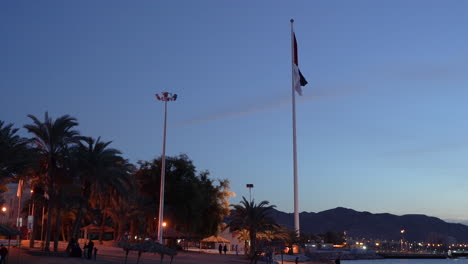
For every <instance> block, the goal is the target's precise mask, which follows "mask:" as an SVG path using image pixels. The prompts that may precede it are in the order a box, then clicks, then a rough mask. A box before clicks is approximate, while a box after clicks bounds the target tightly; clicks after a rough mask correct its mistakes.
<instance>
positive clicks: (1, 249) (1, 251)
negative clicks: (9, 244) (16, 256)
mask: <svg viewBox="0 0 468 264" xmlns="http://www.w3.org/2000/svg"><path fill="white" fill-rule="evenodd" d="M7 256H8V249H7V248H6V247H5V246H4V245H3V244H1V245H0V257H1V258H2V259H1V260H0V263H2V264H4V263H6V258H7Z"/></svg>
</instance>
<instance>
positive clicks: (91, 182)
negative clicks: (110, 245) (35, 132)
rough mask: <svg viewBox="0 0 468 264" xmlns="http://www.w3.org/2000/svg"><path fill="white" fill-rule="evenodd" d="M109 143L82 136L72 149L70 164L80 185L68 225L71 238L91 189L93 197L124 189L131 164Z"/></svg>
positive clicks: (74, 233)
mask: <svg viewBox="0 0 468 264" xmlns="http://www.w3.org/2000/svg"><path fill="white" fill-rule="evenodd" d="M111 143H112V142H111V141H108V142H103V141H101V138H100V137H99V138H98V139H97V140H94V139H93V138H90V137H83V138H82V140H81V141H80V142H79V143H78V144H77V146H76V147H75V148H74V149H73V157H74V160H75V162H74V165H73V167H74V168H75V170H76V172H77V176H78V178H79V181H80V189H81V191H80V194H81V197H80V198H81V199H80V202H79V208H78V213H77V217H76V220H75V222H74V224H73V229H72V237H73V238H74V239H76V238H77V236H78V234H79V232H78V231H79V228H80V224H81V220H82V217H83V214H84V213H85V211H86V209H87V207H88V204H89V201H90V198H91V196H92V193H94V194H95V195H94V197H95V198H100V199H101V200H103V199H104V198H103V197H104V196H106V195H109V190H110V189H115V190H117V191H118V194H120V195H124V194H125V193H126V192H127V190H128V186H129V181H128V175H129V173H130V170H131V167H130V165H129V164H128V163H127V162H126V161H125V160H124V159H123V158H122V157H121V156H120V154H121V152H120V151H119V150H117V149H114V148H110V147H109V145H110V144H111ZM96 204H97V203H96ZM104 218H105V217H104ZM104 222H105V219H104ZM103 227H104V226H103Z"/></svg>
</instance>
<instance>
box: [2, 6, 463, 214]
mask: <svg viewBox="0 0 468 264" xmlns="http://www.w3.org/2000/svg"><path fill="white" fill-rule="evenodd" d="M467 10H468V2H466V1H427V0H424V1H372V0H370V1H328V0H327V1H325V0H323V1H222V0H221V1H220V0H216V1H188V0H187V1H115V0H112V1H110V0H109V1H33V0H30V1H21V0H5V1H1V2H0V36H1V37H0V89H1V94H0V120H4V121H6V122H7V123H14V124H15V126H16V127H21V128H22V126H23V125H24V124H27V123H29V122H30V120H29V119H28V118H27V117H26V115H27V114H33V115H36V116H38V117H39V118H40V119H43V116H44V112H45V111H49V114H50V115H52V117H54V118H56V117H58V116H61V115H64V114H70V115H72V116H74V117H76V118H78V120H79V123H80V126H79V130H80V132H81V133H82V134H83V135H87V136H92V137H98V136H101V137H102V138H103V139H104V140H107V141H110V140H112V141H113V144H112V146H114V147H115V148H118V149H120V150H121V151H122V152H123V154H124V156H125V157H126V158H128V159H129V160H130V161H132V162H136V161H138V160H150V159H152V158H154V157H156V156H159V155H161V148H162V132H163V111H164V108H163V107H164V106H163V104H162V103H161V102H159V101H157V100H156V98H155V96H154V94H155V93H157V92H161V91H169V92H173V93H176V94H178V95H179V98H178V100H177V101H176V102H170V103H169V105H168V108H169V113H168V130H167V133H168V138H167V154H168V155H178V154H181V153H185V154H187V155H188V156H189V157H190V158H191V159H192V160H193V162H194V164H195V165H196V167H197V169H198V170H199V171H202V170H209V171H210V173H211V176H212V177H213V178H219V179H229V181H230V182H231V189H232V191H234V192H235V193H236V194H237V197H235V198H233V199H231V203H237V202H239V200H240V199H241V197H242V196H246V197H248V196H249V193H248V189H247V188H246V187H245V185H246V184H247V183H252V184H254V185H255V187H254V188H253V190H252V191H253V192H252V194H253V197H254V198H255V200H256V201H258V200H268V201H270V202H271V203H272V204H274V205H276V206H277V208H278V209H279V210H282V211H286V212H292V211H293V169H292V167H293V160H292V126H291V123H292V121H291V46H290V44H291V38H290V22H289V20H290V19H291V18H294V19H295V21H296V22H295V31H296V36H297V41H298V48H299V67H300V69H301V71H302V73H303V75H304V76H305V78H306V79H307V81H308V82H309V84H308V85H307V86H305V87H304V88H303V94H304V96H302V97H300V98H299V97H298V102H297V110H296V111H297V142H298V165H299V184H300V186H299V205H300V211H314V212H317V211H322V210H326V209H331V208H334V207H337V206H342V207H347V208H352V209H355V210H358V211H370V212H372V213H381V212H389V213H393V214H399V215H400V214H408V213H415V214H427V215H431V216H436V217H440V218H443V219H446V220H451V221H468V199H467V197H468V118H467V114H468V111H467V110H468V105H467V101H468V89H467V87H468V74H467V72H468V70H467V69H468V16H466V12H467ZM21 135H24V136H26V135H27V136H29V135H28V134H27V133H26V131H25V130H24V129H21Z"/></svg>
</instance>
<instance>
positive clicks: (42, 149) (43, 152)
mask: <svg viewBox="0 0 468 264" xmlns="http://www.w3.org/2000/svg"><path fill="white" fill-rule="evenodd" d="M28 117H29V118H31V120H32V121H33V123H32V124H29V125H25V126H24V127H25V128H26V129H27V130H28V132H29V133H32V134H33V142H34V144H35V148H36V150H37V151H38V153H39V155H40V156H41V158H42V159H43V160H44V163H45V165H46V167H47V172H46V173H45V175H44V179H43V180H44V182H45V186H46V189H47V194H48V196H49V201H48V210H47V233H46V244H45V250H46V251H49V250H50V249H49V248H50V237H51V231H52V230H51V228H52V221H51V219H52V211H53V209H54V206H55V204H54V201H55V200H56V196H57V194H58V190H59V188H58V187H59V185H60V184H59V181H58V178H59V177H60V176H65V175H66V174H67V168H66V166H67V163H68V162H67V159H68V157H69V155H68V154H69V149H70V147H72V145H74V144H75V143H77V142H78V141H79V139H80V136H79V133H78V131H76V130H74V128H75V127H76V126H77V125H78V122H77V120H76V118H73V117H71V116H69V115H63V116H61V117H59V118H57V119H55V120H53V119H52V118H51V117H49V114H48V113H47V112H46V113H45V116H44V121H43V122H41V121H40V120H39V119H38V118H36V117H35V116H33V115H28ZM57 215H58V217H59V215H60V213H58V214H57ZM58 220H59V219H58ZM57 232H58V230H57Z"/></svg>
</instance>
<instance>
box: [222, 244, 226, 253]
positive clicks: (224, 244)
mask: <svg viewBox="0 0 468 264" xmlns="http://www.w3.org/2000/svg"><path fill="white" fill-rule="evenodd" d="M223 250H224V255H226V254H227V246H226V244H224V248H223Z"/></svg>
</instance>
